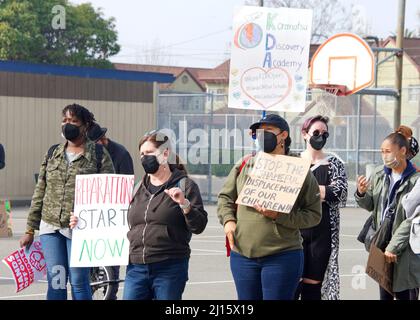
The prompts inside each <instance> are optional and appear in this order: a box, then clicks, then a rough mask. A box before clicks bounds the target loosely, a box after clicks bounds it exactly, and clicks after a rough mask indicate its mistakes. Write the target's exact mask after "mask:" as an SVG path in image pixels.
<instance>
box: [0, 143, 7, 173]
mask: <svg viewBox="0 0 420 320" xmlns="http://www.w3.org/2000/svg"><path fill="white" fill-rule="evenodd" d="M5 165H6V160H5V155H4V148H3V145H2V144H1V143H0V169H3V168H4V166H5Z"/></svg>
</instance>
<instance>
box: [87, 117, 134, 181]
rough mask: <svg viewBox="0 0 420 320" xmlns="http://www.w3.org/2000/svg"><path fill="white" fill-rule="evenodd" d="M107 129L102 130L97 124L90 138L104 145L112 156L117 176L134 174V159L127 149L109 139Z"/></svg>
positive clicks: (89, 135)
mask: <svg viewBox="0 0 420 320" xmlns="http://www.w3.org/2000/svg"><path fill="white" fill-rule="evenodd" d="M107 130H108V129H107V128H101V126H100V125H99V124H97V123H95V124H94V125H93V127H92V128H91V129H90V130H89V133H88V138H89V139H90V140H92V141H94V142H96V143H99V144H102V145H103V146H104V147H105V148H106V150H107V151H108V152H109V154H110V155H111V159H112V163H113V164H114V169H115V173H116V174H134V168H133V159H132V158H131V155H130V153H129V152H128V151H127V149H126V148H125V147H124V146H123V145H121V144H119V143H117V142H115V141H112V140H111V139H109V138H108V137H107V136H106V135H105V133H106V132H107Z"/></svg>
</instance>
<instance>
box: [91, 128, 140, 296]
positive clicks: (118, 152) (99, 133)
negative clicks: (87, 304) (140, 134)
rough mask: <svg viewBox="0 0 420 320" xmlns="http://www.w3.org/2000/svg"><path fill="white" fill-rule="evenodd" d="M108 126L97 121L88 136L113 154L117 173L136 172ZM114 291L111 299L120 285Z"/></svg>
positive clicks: (116, 273)
mask: <svg viewBox="0 0 420 320" xmlns="http://www.w3.org/2000/svg"><path fill="white" fill-rule="evenodd" d="M107 130H108V129H107V128H102V127H101V126H100V125H99V124H98V123H95V124H94V125H93V126H92V128H91V129H90V130H89V132H88V138H89V139H90V140H92V141H94V142H95V143H99V144H101V145H103V146H104V147H105V148H106V150H107V151H108V153H109V154H110V156H111V159H112V163H113V164H114V169H115V173H116V174H134V168H133V159H132V158H131V155H130V153H129V152H128V151H127V149H126V148H125V147H124V146H123V145H121V144H119V143H117V142H115V141H112V140H111V139H109V138H108V137H107V136H106V135H105V133H106V132H107ZM112 269H113V270H114V275H113V277H114V280H117V279H118V278H119V276H120V267H119V266H113V267H112ZM114 288H115V289H113V292H111V296H110V300H117V292H118V286H114Z"/></svg>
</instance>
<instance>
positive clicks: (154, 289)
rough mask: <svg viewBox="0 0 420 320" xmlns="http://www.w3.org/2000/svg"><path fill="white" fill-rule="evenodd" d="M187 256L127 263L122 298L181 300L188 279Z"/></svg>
mask: <svg viewBox="0 0 420 320" xmlns="http://www.w3.org/2000/svg"><path fill="white" fill-rule="evenodd" d="M188 262H189V258H182V259H169V260H164V261H160V262H154V263H148V264H129V265H128V266H127V273H126V276H125V282H124V295H123V299H124V300H152V299H154V300H181V299H182V293H183V292H184V288H185V284H186V282H187V281H188Z"/></svg>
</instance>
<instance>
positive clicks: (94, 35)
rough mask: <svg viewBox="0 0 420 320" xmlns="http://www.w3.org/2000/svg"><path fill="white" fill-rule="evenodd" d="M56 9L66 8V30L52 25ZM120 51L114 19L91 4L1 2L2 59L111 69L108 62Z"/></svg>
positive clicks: (37, 0) (26, 0) (54, 0)
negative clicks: (104, 14) (56, 7)
mask: <svg viewBox="0 0 420 320" xmlns="http://www.w3.org/2000/svg"><path fill="white" fill-rule="evenodd" d="M57 5H61V6H62V8H64V11H63V12H65V28H64V29H60V28H57V27H56V26H54V25H53V21H54V18H55V17H57V14H58V12H57V11H55V12H53V8H54V7H55V6H57ZM60 13H61V11H60ZM61 22H63V21H61ZM119 51H120V46H119V45H118V43H117V32H116V30H115V19H114V18H109V19H106V18H105V17H104V16H103V13H102V11H101V10H95V9H94V8H93V7H92V5H91V4H89V3H87V4H81V5H73V4H71V3H69V1H67V0H0V59H3V60H19V61H28V62H35V63H36V62H38V63H52V64H63V65H73V66H92V67H100V68H112V63H111V62H110V61H109V60H108V59H109V57H111V56H113V55H115V54H117V53H118V52H119Z"/></svg>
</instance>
